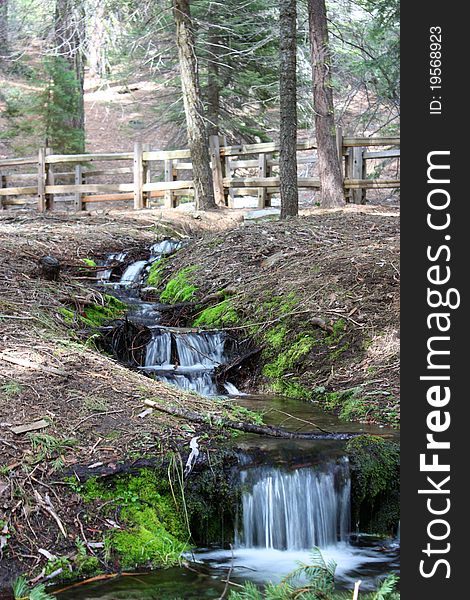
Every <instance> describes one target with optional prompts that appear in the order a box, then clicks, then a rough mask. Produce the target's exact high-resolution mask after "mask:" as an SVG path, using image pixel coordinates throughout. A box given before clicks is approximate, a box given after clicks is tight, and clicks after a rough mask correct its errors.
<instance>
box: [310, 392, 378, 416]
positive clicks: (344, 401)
mask: <svg viewBox="0 0 470 600" xmlns="http://www.w3.org/2000/svg"><path fill="white" fill-rule="evenodd" d="M314 398H315V400H317V401H318V402H319V403H320V404H321V405H322V408H324V409H325V410H332V411H335V412H336V413H337V415H338V416H339V418H340V419H343V421H356V420H361V419H364V418H365V417H367V415H368V414H369V413H370V411H371V410H372V405H371V404H370V403H368V402H367V401H366V400H365V399H364V395H363V389H362V387H360V386H359V387H353V388H349V389H347V390H338V391H335V392H327V391H326V390H325V388H322V387H319V388H315V390H314Z"/></svg>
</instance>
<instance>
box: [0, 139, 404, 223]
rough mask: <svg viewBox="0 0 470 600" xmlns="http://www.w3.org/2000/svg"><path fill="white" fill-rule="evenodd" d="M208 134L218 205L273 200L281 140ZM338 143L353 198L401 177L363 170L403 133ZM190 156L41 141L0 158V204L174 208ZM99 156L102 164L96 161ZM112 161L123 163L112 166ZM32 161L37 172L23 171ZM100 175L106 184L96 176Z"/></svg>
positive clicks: (304, 182) (309, 161)
mask: <svg viewBox="0 0 470 600" xmlns="http://www.w3.org/2000/svg"><path fill="white" fill-rule="evenodd" d="M209 141H210V148H209V150H210V157H211V168H212V173H213V179H214V193H215V199H216V202H217V204H220V205H226V206H229V207H233V206H234V201H235V198H236V197H237V196H247V195H250V196H253V195H254V196H257V199H258V200H257V204H258V207H260V208H263V207H265V206H270V204H271V198H272V196H273V195H275V194H277V193H279V174H278V167H279V160H278V158H277V154H278V152H279V144H278V143H274V142H269V143H263V144H245V145H238V146H225V145H222V144H221V142H220V139H219V138H218V136H211V137H210V140H209ZM337 143H338V155H339V157H340V164H341V169H342V173H343V174H344V187H345V191H346V193H347V195H348V197H349V201H350V202H354V203H364V202H365V201H366V190H368V189H382V188H399V187H400V180H399V179H396V178H395V179H384V178H368V176H367V161H368V160H382V161H383V160H386V159H399V157H400V150H399V145H400V138H397V137H387V138H385V137H383V138H349V137H343V136H342V135H341V132H340V131H339V134H338V136H337ZM370 147H372V148H374V147H375V148H380V150H369V148H370ZM315 149H316V145H315V140H313V139H309V140H306V141H303V142H299V144H298V145H297V151H298V165H299V167H300V168H302V167H305V166H307V167H308V165H314V164H315V156H314V153H313V152H309V151H314V150H315ZM190 161H191V153H190V151H189V150H188V149H185V150H166V151H163V150H151V149H150V147H149V146H148V145H145V144H141V143H139V142H137V143H136V144H135V145H134V151H133V152H113V153H97V154H75V155H61V154H52V153H51V152H50V151H49V150H48V149H45V148H40V149H39V151H38V155H37V156H35V157H29V158H12V159H0V182H1V185H0V205H1V207H3V208H6V207H8V206H15V205H31V206H33V207H36V208H37V210H39V211H40V212H44V211H46V210H52V209H53V208H54V205H55V204H56V203H58V202H66V203H68V204H71V205H72V207H73V208H74V209H75V210H82V209H84V208H85V207H86V205H87V204H89V203H95V202H121V201H128V202H129V201H132V202H133V206H134V208H135V209H141V208H144V207H146V206H149V205H150V204H151V203H152V202H154V200H155V199H159V198H160V199H161V202H162V203H163V205H164V206H166V207H168V208H171V207H176V206H177V205H178V203H179V201H180V199H181V198H182V197H190V196H192V195H193V182H192V179H191V178H190V176H191V170H192V164H191V162H190ZM98 162H99V163H103V164H102V166H100V168H95V166H94V165H95V163H98ZM115 162H117V163H118V164H119V163H124V164H126V166H116V167H115V166H114V163H115ZM32 166H34V167H35V172H34V173H28V172H24V171H23V170H24V169H25V168H30V167H32ZM397 172H398V168H397ZM180 175H183V176H185V178H180ZM126 176H127V177H126ZM103 177H104V178H106V180H107V182H106V183H100V180H102V178H103ZM123 179H124V181H122V182H121V180H123ZM126 179H129V180H130V181H126ZM110 180H112V181H113V183H110V182H109V181H110ZM298 185H299V188H300V189H319V188H320V182H319V180H318V179H316V178H313V177H307V176H299V179H298ZM157 202H158V200H157Z"/></svg>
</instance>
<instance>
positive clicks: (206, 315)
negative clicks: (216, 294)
mask: <svg viewBox="0 0 470 600" xmlns="http://www.w3.org/2000/svg"><path fill="white" fill-rule="evenodd" d="M237 322H238V314H237V311H236V310H235V308H234V307H233V304H232V302H231V300H230V299H228V298H226V299H225V300H223V301H222V302H219V303H218V304H216V305H215V306H209V307H208V308H206V309H204V310H203V311H202V313H201V314H200V315H199V316H198V317H197V318H196V319H195V320H194V322H193V327H202V326H207V327H214V328H216V327H217V328H218V327H226V326H227V325H231V324H233V323H237Z"/></svg>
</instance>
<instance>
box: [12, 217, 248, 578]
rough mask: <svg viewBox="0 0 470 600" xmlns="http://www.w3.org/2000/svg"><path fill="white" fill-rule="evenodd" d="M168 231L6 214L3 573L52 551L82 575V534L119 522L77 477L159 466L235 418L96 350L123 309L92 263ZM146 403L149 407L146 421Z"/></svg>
mask: <svg viewBox="0 0 470 600" xmlns="http://www.w3.org/2000/svg"><path fill="white" fill-rule="evenodd" d="M156 221H158V219H156ZM168 231H170V232H172V229H171V226H169V225H168V223H167V224H161V223H159V222H157V223H155V222H153V221H152V220H143V219H141V220H138V219H137V218H136V219H134V218H132V217H127V216H120V217H119V216H118V217H115V218H113V220H110V219H109V217H107V216H101V217H92V218H90V217H89V216H85V215H84V216H80V217H79V216H72V217H70V216H67V217H61V216H60V215H54V216H47V217H38V216H32V215H24V214H15V215H11V216H8V215H2V219H1V222H0V244H1V263H0V278H1V280H2V285H1V288H0V326H1V337H0V361H1V371H0V465H1V469H0V495H1V504H0V580H3V581H8V580H11V579H12V578H13V577H14V576H15V574H17V573H18V572H27V573H28V574H30V575H31V574H32V573H34V574H36V575H37V574H40V573H41V571H42V570H43V569H45V572H46V571H47V572H50V571H51V569H52V572H53V571H54V569H53V567H56V566H57V565H56V563H55V560H51V559H50V557H49V558H48V556H49V554H48V553H50V554H51V555H53V556H55V557H67V561H68V562H67V564H66V565H65V568H64V565H62V567H63V568H64V572H66V571H67V569H68V564H69V563H73V564H74V566H75V567H77V568H78V571H79V573H80V574H82V575H83V574H86V573H87V572H89V570H90V569H89V567H90V564H88V563H87V562H86V561H85V565H87V568H85V567H83V566H80V565H81V563H82V562H84V560H85V558H86V556H88V558H89V557H90V556H91V558H93V559H94V558H95V557H93V554H92V553H91V551H90V547H88V546H87V545H86V544H87V540H88V541H90V542H93V541H96V540H97V539H99V540H102V539H103V534H104V536H106V534H107V533H109V532H112V531H113V529H114V528H115V526H114V524H113V519H111V521H107V520H106V519H107V518H108V516H109V515H106V517H105V516H103V514H102V513H101V512H96V511H94V510H90V506H89V505H87V503H86V502H85V501H84V497H83V496H82V495H81V494H78V493H77V490H78V487H79V486H80V485H81V484H82V481H83V480H84V479H86V478H89V477H90V476H93V475H100V474H104V473H107V474H112V473H118V472H120V471H124V472H126V471H129V470H130V469H132V468H137V467H139V466H142V465H151V466H152V467H153V466H155V465H157V466H158V465H162V464H163V468H164V469H166V468H167V463H168V460H169V456H170V453H172V452H173V454H172V455H173V456H178V455H179V454H180V453H181V454H183V455H184V454H185V453H186V454H187V453H188V452H189V442H190V440H191V438H192V437H194V436H195V435H200V436H203V440H204V437H205V438H206V442H204V441H203V440H202V441H201V444H202V446H203V447H205V446H211V445H213V446H216V445H217V444H218V443H220V440H221V439H224V438H225V436H226V435H227V433H226V430H224V428H221V427H219V426H218V420H220V419H222V418H236V415H235V414H234V413H233V412H232V410H231V408H230V407H227V406H226V405H225V404H223V403H220V402H217V401H215V400H210V399H207V398H203V397H200V396H197V395H194V394H188V393H184V392H181V391H179V390H176V389H175V388H173V387H170V386H166V385H164V384H162V383H159V382H156V381H154V380H151V379H149V378H147V377H145V376H143V375H141V374H139V373H137V372H133V371H130V370H129V369H126V368H125V367H123V366H121V365H119V364H118V363H117V362H116V361H115V360H113V359H112V358H111V357H109V356H106V355H104V354H103V353H102V352H101V351H99V350H98V349H97V348H96V345H95V334H94V333H93V332H94V330H95V329H96V328H97V327H99V326H100V325H102V324H103V323H105V322H107V321H108V320H109V319H112V318H116V317H119V316H122V314H123V311H124V310H125V307H124V306H123V305H122V304H121V303H120V302H118V301H115V300H114V299H113V298H112V297H109V296H107V295H106V294H104V293H103V292H100V291H97V290H96V289H94V287H93V286H94V282H95V272H96V269H95V268H94V267H93V266H92V264H91V261H92V260H95V259H100V258H103V259H104V258H105V257H106V256H107V255H108V253H109V252H110V251H119V250H122V249H126V251H127V252H128V253H129V256H130V258H132V257H133V256H135V257H138V256H139V252H141V251H142V249H143V248H148V247H149V246H150V244H152V243H154V242H155V241H157V240H158V239H162V236H163V235H168ZM46 254H47V255H53V256H54V257H56V258H58V259H59V260H60V262H61V265H62V268H61V274H60V278H59V280H58V281H47V280H45V279H43V278H41V276H40V271H39V269H38V259H39V258H40V257H41V256H44V255H46ZM146 399H148V400H152V401H154V402H156V408H155V409H154V410H153V413H152V414H146V416H143V417H142V416H139V415H141V414H142V412H143V411H144V410H145V409H146V406H145V405H144V401H145V400H146ZM163 405H165V406H173V407H181V408H184V409H185V410H191V411H193V412H194V413H197V414H200V415H203V416H205V419H203V422H202V423H199V424H198V423H192V422H187V421H186V420H185V419H184V418H181V417H173V416H172V415H170V414H168V413H164V412H160V411H158V406H163ZM245 418H246V415H245ZM23 426H24V429H23V430H21V429H20V430H16V432H15V427H23ZM75 473H77V475H75ZM77 540H78V541H77ZM83 544H85V557H84V556H83ZM41 549H42V550H44V551H45V552H43V553H41V552H40V550H41ZM82 559H83V560H82ZM96 560H98V562H99V560H100V559H96ZM96 560H92V561H91V562H92V563H96ZM101 560H102V559H101ZM77 561H78V562H77ZM162 562H163V561H162ZM92 566H95V567H96V564H94V565H92ZM100 567H101V568H103V567H104V565H103V564H100ZM108 568H112V563H111V564H110V565H109V567H108ZM46 574H47V573H46ZM74 576H75V575H74Z"/></svg>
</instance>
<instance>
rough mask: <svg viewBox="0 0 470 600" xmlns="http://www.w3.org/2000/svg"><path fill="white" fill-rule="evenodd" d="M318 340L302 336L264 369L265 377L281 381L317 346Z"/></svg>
mask: <svg viewBox="0 0 470 600" xmlns="http://www.w3.org/2000/svg"><path fill="white" fill-rule="evenodd" d="M316 343H317V340H316V339H315V338H314V337H312V336H310V335H305V334H302V335H300V336H299V337H298V338H297V341H295V342H294V343H293V344H291V345H290V346H288V347H287V349H286V350H284V352H281V353H279V354H278V355H277V357H276V358H275V359H274V360H273V361H272V362H270V363H267V364H266V365H264V367H263V375H265V376H266V377H269V378H272V379H279V378H281V377H282V376H283V375H284V374H285V373H287V372H288V371H292V370H293V369H294V368H295V365H296V363H297V361H298V360H299V359H300V358H302V357H303V356H305V355H306V354H308V353H309V352H310V350H312V348H313V347H314V346H315V344H316Z"/></svg>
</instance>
